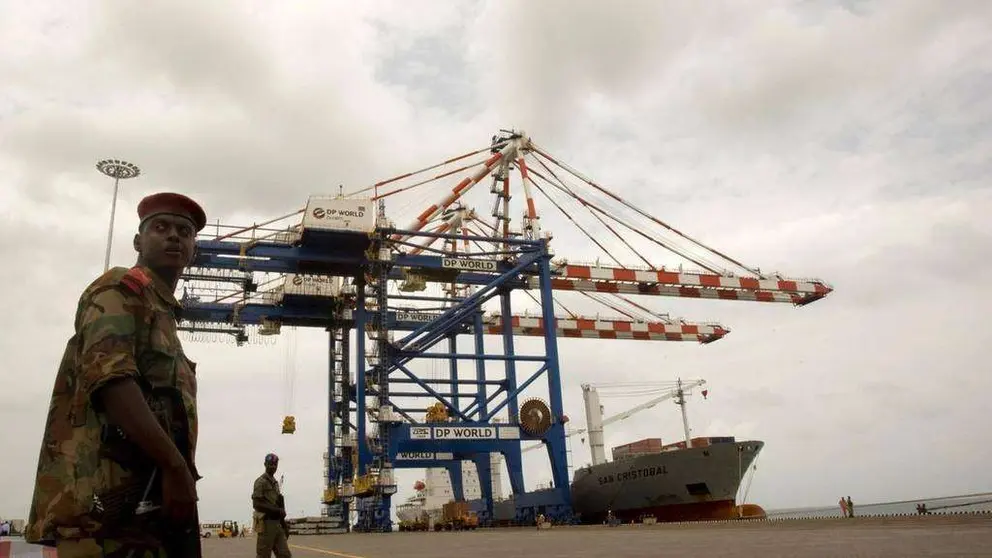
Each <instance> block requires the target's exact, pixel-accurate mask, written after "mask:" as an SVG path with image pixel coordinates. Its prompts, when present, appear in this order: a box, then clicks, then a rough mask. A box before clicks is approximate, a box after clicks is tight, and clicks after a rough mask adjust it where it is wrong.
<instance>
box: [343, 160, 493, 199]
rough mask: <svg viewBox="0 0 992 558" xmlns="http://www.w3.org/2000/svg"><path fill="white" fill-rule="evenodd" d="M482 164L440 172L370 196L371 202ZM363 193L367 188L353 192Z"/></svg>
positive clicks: (477, 163)
mask: <svg viewBox="0 0 992 558" xmlns="http://www.w3.org/2000/svg"><path fill="white" fill-rule="evenodd" d="M484 163H485V161H478V162H475V163H472V164H471V165H465V166H464V167H458V168H457V169H452V170H450V171H448V172H442V173H441V174H438V175H436V176H433V177H431V178H428V179H426V180H421V181H420V182H415V183H413V184H408V185H406V186H402V187H399V188H396V189H395V190H390V191H388V192H386V193H384V194H376V195H375V196H372V199H373V200H381V199H383V198H388V197H389V196H392V195H393V194H399V193H401V192H406V191H407V190H413V189H414V188H416V187H418V186H423V185H424V184H428V183H431V182H434V181H435V180H440V179H442V178H445V177H448V176H451V175H453V174H458V173H460V172H464V171H467V170H469V169H471V168H473V167H477V166H479V165H482V164H484ZM365 191H368V188H366V189H365V190H360V191H359V192H355V194H358V193H360V192H365ZM352 195H354V194H352Z"/></svg>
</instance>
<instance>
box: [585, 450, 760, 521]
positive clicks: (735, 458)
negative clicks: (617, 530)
mask: <svg viewBox="0 0 992 558" xmlns="http://www.w3.org/2000/svg"><path fill="white" fill-rule="evenodd" d="M763 446H764V443H763V442H761V441H756V440H749V441H743V442H738V441H736V440H735V439H734V438H733V437H706V438H692V439H690V440H689V443H688V444H687V443H686V442H685V441H682V442H677V443H674V444H668V445H662V444H661V439H660V438H648V439H645V440H640V441H637V442H633V443H631V444H626V445H624V446H619V447H615V448H613V461H609V462H605V463H600V464H596V465H589V466H586V467H582V468H580V469H578V470H577V471H576V472H575V476H574V478H573V480H572V507H573V509H574V510H575V511H576V512H577V513H578V514H579V517H580V520H581V521H582V523H602V522H604V521H606V520H607V517H608V515H609V513H610V512H611V511H612V513H613V515H614V517H616V519H618V520H620V521H623V522H630V521H640V520H643V519H644V518H646V517H653V518H654V519H655V520H657V521H701V520H712V519H737V518H755V517H763V515H764V511H763V510H762V509H761V508H760V507H758V506H756V505H753V504H751V505H744V506H738V505H737V492H738V490H739V488H740V486H741V481H742V480H743V479H744V475H745V473H747V472H748V470H749V469H750V467H751V464H752V463H754V460H755V458H756V457H757V456H758V453H759V452H760V451H761V448H762V447H763Z"/></svg>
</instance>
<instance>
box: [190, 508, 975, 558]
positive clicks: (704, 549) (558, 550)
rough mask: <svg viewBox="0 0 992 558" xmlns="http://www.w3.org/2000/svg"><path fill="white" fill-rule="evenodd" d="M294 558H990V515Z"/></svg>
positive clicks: (312, 548) (639, 529) (221, 551)
mask: <svg viewBox="0 0 992 558" xmlns="http://www.w3.org/2000/svg"><path fill="white" fill-rule="evenodd" d="M289 544H290V549H291V550H292V552H293V556H294V557H296V558H318V557H327V556H336V557H339V558H401V557H402V558H437V557H438V556H472V557H473V558H497V557H498V558H512V557H516V556H535V557H541V558H566V557H567V558H584V557H590V558H591V557H597V558H602V557H604V556H618V557H619V556H622V557H625V558H642V557H643V558H657V557H659V556H665V557H669V556H706V557H713V556H720V557H722V556H761V557H767V556H790V557H796V556H812V557H817V556H830V557H838V556H844V557H846V556H859V557H865V556H885V557H893V556H900V557H904V556H955V557H961V556H992V514H983V515H948V516H908V517H888V518H854V519H843V518H836V519H811V520H784V521H758V522H727V523H695V524H691V523H690V524H659V525H623V526H620V527H613V528H610V527H600V526H587V527H554V528H552V529H549V530H542V531H538V530H537V529H535V528H528V529H523V528H515V529H480V530H477V531H468V532H450V533H449V532H442V533H385V534H358V533H355V534H348V535H330V536H293V537H291V538H290V539H289ZM203 549H204V557H205V558H235V557H238V558H244V557H246V556H255V539H254V538H251V537H249V538H245V539H226V540H217V539H209V540H205V541H204V544H203Z"/></svg>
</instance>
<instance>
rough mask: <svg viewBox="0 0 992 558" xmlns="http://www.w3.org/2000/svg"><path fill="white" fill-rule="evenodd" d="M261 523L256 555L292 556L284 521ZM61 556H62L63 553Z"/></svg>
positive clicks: (279, 557)
mask: <svg viewBox="0 0 992 558" xmlns="http://www.w3.org/2000/svg"><path fill="white" fill-rule="evenodd" d="M260 523H261V525H260V527H261V528H260V529H258V538H257V539H255V556H256V557H257V558H270V557H271V556H272V553H273V552H275V553H276V558H291V557H292V556H293V554H292V553H291V552H290V551H289V541H288V538H287V537H286V530H285V529H283V528H282V523H280V522H279V521H273V520H271V519H268V520H265V521H264V522H260ZM59 558H62V557H61V555H59Z"/></svg>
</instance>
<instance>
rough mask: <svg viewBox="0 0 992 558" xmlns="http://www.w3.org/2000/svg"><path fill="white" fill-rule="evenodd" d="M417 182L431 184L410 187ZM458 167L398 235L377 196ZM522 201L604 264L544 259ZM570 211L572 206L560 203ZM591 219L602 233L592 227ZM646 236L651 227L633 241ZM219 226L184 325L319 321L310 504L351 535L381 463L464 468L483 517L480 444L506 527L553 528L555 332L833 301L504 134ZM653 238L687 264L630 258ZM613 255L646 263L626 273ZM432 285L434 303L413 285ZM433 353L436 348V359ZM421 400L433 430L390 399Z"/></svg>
mask: <svg viewBox="0 0 992 558" xmlns="http://www.w3.org/2000/svg"><path fill="white" fill-rule="evenodd" d="M473 158H475V159H477V160H475V161H471V159H473ZM466 161H468V162H466ZM556 169H557V170H556ZM512 171H517V172H518V173H519V176H520V184H521V186H522V188H521V191H522V194H523V203H522V204H521V205H520V207H518V208H517V209H518V210H519V211H520V212H521V214H522V218H521V219H520V222H519V223H520V226H519V228H517V227H515V226H513V223H514V221H513V220H512V219H511V218H510V215H511V210H512V207H513V206H511V199H512V197H513V195H512V192H511V189H510V177H511V174H512ZM430 172H434V176H432V177H430V178H423V176H424V173H430ZM459 175H460V176H461V179H460V180H459V181H458V182H456V183H455V185H454V186H453V187H451V188H450V189H449V190H447V191H446V192H444V193H443V194H440V195H437V198H436V201H435V202H434V203H432V204H431V205H429V206H428V207H427V208H425V209H424V210H422V211H420V212H419V213H417V214H416V217H415V218H412V219H410V220H409V221H408V222H407V224H406V226H405V227H403V228H397V227H396V225H395V222H394V221H393V220H392V218H391V217H389V216H387V212H386V208H385V204H386V201H387V200H388V201H389V203H390V204H391V205H392V207H394V208H395V207H396V206H401V205H403V199H404V197H405V198H406V199H407V202H408V203H407V204H406V205H407V206H409V205H410V204H411V203H418V202H419V201H420V200H422V199H423V198H424V196H423V191H424V190H425V187H426V188H430V187H433V186H434V185H437V184H440V183H442V181H445V180H448V179H451V180H454V179H455V177H457V176H459ZM486 178H490V179H491V187H490V189H489V194H490V195H491V204H489V207H490V208H491V211H490V214H489V218H486V217H483V216H482V215H480V212H479V211H478V209H477V208H478V207H482V206H483V204H481V203H479V204H473V203H472V202H471V200H470V199H469V193H470V191H472V190H473V188H474V187H475V186H476V185H477V184H479V183H480V182H482V181H483V180H484V179H486ZM387 188H389V189H387ZM414 191H416V192H414ZM535 193H539V194H541V195H542V196H543V197H544V199H546V200H547V201H548V202H550V203H551V205H553V206H554V207H555V209H556V210H558V213H560V214H561V215H563V216H564V217H565V219H566V223H567V224H569V225H574V226H575V227H576V228H577V229H578V230H579V231H581V232H582V233H583V234H584V235H585V236H586V237H587V238H588V239H589V242H590V243H591V244H592V245H595V246H596V247H597V248H599V249H600V250H602V252H604V253H605V256H606V257H607V258H608V259H610V260H611V261H612V262H613V263H612V264H610V265H603V264H600V263H598V262H597V263H593V264H584V263H569V262H568V261H566V260H560V259H555V257H554V252H553V250H552V249H551V244H552V235H551V234H550V232H548V228H547V227H546V225H547V224H548V220H547V219H548V216H542V215H540V214H539V213H538V211H537V203H536V198H535ZM568 203H573V204H575V205H577V209H578V211H575V210H574V209H573V210H569V209H567V208H566V205H567V204H568ZM587 214H588V215H587ZM580 215H583V216H585V217H584V218H583V217H580ZM583 219H585V221H583ZM638 221H640V222H639V223H638ZM590 224H592V226H599V225H601V226H602V228H604V229H605V232H603V233H602V234H593V233H592V232H591V228H590ZM597 224H598V225H597ZM645 227H648V228H649V230H650V227H653V228H654V230H650V232H645V230H644V229H645ZM622 229H625V230H624V232H623V233H621V232H620V231H621V230H622ZM215 232H216V234H214V235H213V237H212V238H211V237H210V236H209V233H210V231H209V230H205V231H203V232H202V233H201V237H200V239H199V240H198V241H197V258H196V261H195V263H194V267H193V268H191V269H190V270H189V273H188V274H187V275H186V276H185V277H184V280H185V281H184V285H183V286H182V288H183V292H184V296H183V301H184V305H185V307H186V308H185V312H184V320H183V324H182V328H183V329H184V330H185V331H192V332H194V336H197V337H200V336H204V335H206V336H211V335H217V334H220V335H233V336H234V337H235V339H236V340H237V341H238V342H239V343H243V342H249V341H251V340H252V339H253V336H251V335H249V334H248V331H249V328H257V333H258V334H260V335H275V334H278V333H279V331H280V329H281V328H282V327H321V328H325V329H327V330H328V333H329V335H328V343H329V371H328V383H329V385H328V406H329V424H328V452H327V454H326V461H325V463H326V473H327V490H326V491H325V496H324V498H323V502H324V503H325V504H326V505H328V506H329V507H328V510H329V509H330V507H331V506H337V507H336V508H335V509H337V510H344V512H343V513H345V514H347V513H348V510H349V508H350V507H351V506H352V505H354V507H355V508H356V509H357V510H358V512H359V514H358V517H359V519H358V525H357V526H358V528H360V529H363V530H388V529H389V528H390V520H389V506H390V497H391V495H392V494H393V493H395V491H396V486H395V482H394V480H393V475H392V472H393V469H394V468H395V467H415V468H424V467H435V466H440V467H446V468H448V469H449V471H452V473H453V476H457V474H456V473H455V472H454V471H455V469H456V468H458V469H459V471H460V466H461V462H462V461H463V460H469V461H473V462H474V463H475V464H476V467H477V468H478V470H479V477H480V484H481V485H482V488H483V504H484V507H485V509H483V510H482V511H483V512H484V514H483V515H482V516H481V517H482V518H483V519H484V521H485V519H487V518H489V519H491V518H492V515H493V513H494V507H493V499H492V495H491V494H490V493H488V488H487V487H488V478H489V476H490V473H489V464H490V463H491V462H490V460H489V454H490V453H493V452H497V453H500V454H501V455H502V456H503V457H504V458H505V459H506V462H507V466H508V470H509V473H510V485H511V487H512V490H513V493H514V498H513V500H512V503H513V506H514V507H515V508H514V514H515V518H516V519H517V520H518V521H531V520H532V519H533V517H534V515H535V514H536V513H537V510H538V508H540V509H543V510H544V513H545V515H546V516H548V517H549V518H553V519H557V520H561V521H567V520H568V516H569V514H570V493H569V479H568V475H567V463H566V462H565V461H566V449H565V442H564V440H565V436H566V432H565V427H564V425H565V423H566V422H567V417H566V416H565V414H564V412H563V408H562V400H561V378H560V375H559V365H558V361H559V357H558V339H561V338H594V339H630V340H665V341H696V342H699V343H709V342H712V341H715V340H718V339H721V338H723V337H724V336H725V335H726V334H727V333H728V331H729V330H728V329H727V328H726V327H724V326H722V325H720V324H715V323H694V322H690V321H687V320H682V319H674V318H671V317H669V316H668V315H666V314H662V313H659V312H657V311H654V310H651V309H649V308H647V307H645V306H643V305H641V304H640V303H638V302H636V301H634V300H632V298H631V297H632V296H636V295H650V296H655V297H657V296H661V297H683V298H701V299H718V300H738V301H759V302H788V303H792V304H794V305H797V306H802V305H805V304H808V303H809V302H812V301H814V300H818V299H820V298H823V297H824V296H826V295H827V294H828V293H830V292H831V288H830V287H829V286H828V285H826V284H825V283H823V282H822V281H818V280H794V279H784V278H781V277H779V276H777V275H769V274H762V273H761V272H760V271H759V270H757V269H756V268H751V267H748V266H745V265H744V264H742V263H740V262H738V261H737V260H734V259H732V258H730V257H729V256H726V255H725V254H722V253H721V252H718V251H716V250H714V249H712V248H710V247H708V246H706V245H704V244H703V243H701V242H699V241H697V240H694V239H692V238H690V237H688V236H687V235H685V234H684V233H682V232H681V231H679V230H677V229H675V228H674V227H672V226H671V225H669V224H667V223H665V222H663V221H661V220H660V219H657V218H655V217H653V216H651V215H649V214H648V213H647V212H646V211H644V210H643V209H641V208H640V207H639V206H638V205H637V204H633V203H631V202H628V201H626V200H624V199H623V198H621V197H620V196H618V195H616V194H613V193H612V192H610V191H608V190H606V189H605V188H603V187H602V186H600V185H599V184H597V183H595V182H593V181H592V180H590V179H588V178H586V177H585V176H583V175H582V174H580V173H579V172H578V171H576V170H574V169H572V168H571V167H569V166H568V165H565V164H563V163H561V162H559V161H558V160H557V159H555V158H553V157H552V156H551V155H549V154H548V153H547V152H546V151H545V150H544V149H543V148H541V147H539V146H537V145H536V144H535V143H534V142H533V141H531V139H530V138H529V137H527V136H526V134H524V133H522V132H516V131H503V132H501V134H498V135H497V136H494V137H493V139H492V142H491V144H490V145H489V146H488V147H486V148H482V149H479V150H475V151H472V152H470V153H467V154H464V155H461V156H458V157H454V158H450V159H448V160H446V161H444V162H442V163H439V164H436V165H431V166H428V167H426V168H423V169H420V170H418V171H416V172H412V173H404V174H402V175H399V176H396V177H394V178H391V179H388V180H384V181H380V182H377V183H375V184H373V185H371V186H369V187H367V188H364V189H360V190H357V191H354V192H351V193H350V194H348V195H339V196H311V197H310V199H309V200H308V202H307V205H306V207H304V208H303V209H301V210H298V211H295V212H292V213H289V214H286V215H282V216H280V217H277V218H274V219H271V220H268V221H266V222H263V223H261V224H258V225H253V226H251V227H241V228H233V230H232V228H231V227H221V226H220V225H218V226H217V227H216V228H215ZM611 235H612V236H611ZM608 239H612V241H610V240H608ZM610 242H612V245H611V246H607V244H608V243H610ZM638 243H640V245H638ZM659 246H660V247H661V248H664V249H665V250H667V251H669V252H671V253H673V254H676V255H677V256H679V257H680V258H682V259H683V260H684V261H685V262H686V263H689V264H692V265H695V266H698V267H699V268H701V269H702V271H688V270H684V269H682V264H676V265H672V266H656V265H654V264H653V263H652V261H651V259H649V258H648V257H647V256H646V255H645V254H646V253H647V250H648V249H650V248H657V247H659ZM622 252H629V253H631V254H633V255H634V256H636V257H637V258H638V259H639V260H640V262H641V264H642V265H640V266H633V265H629V264H624V263H623V262H622V261H621V258H620V256H621V253H622ZM719 262H723V263H722V265H721V264H720V263H719ZM259 276H261V277H259ZM433 288H439V289H440V292H438V293H433V292H425V291H429V290H431V289H433ZM570 291H571V292H574V293H577V294H579V295H580V296H582V297H583V298H581V299H579V300H580V301H583V302H584V301H587V300H591V301H593V302H596V303H599V304H603V305H606V306H608V307H609V308H611V309H612V310H613V311H614V312H617V313H619V314H621V315H622V316H611V317H601V316H599V315H595V314H594V315H589V314H588V313H577V312H573V311H571V310H570V309H569V308H567V307H565V306H564V303H563V302H562V301H561V300H556V296H555V293H557V295H559V296H564V295H567V294H568V292H570ZM519 293H522V294H523V295H524V296H526V297H529V298H530V299H532V300H533V301H534V302H535V303H536V304H537V306H538V308H539V312H538V313H537V314H536V315H530V314H528V313H526V312H519V311H514V310H513V305H512V304H511V302H512V296H511V295H513V294H518V295H519ZM535 293H536V294H537V296H535ZM558 307H560V308H561V309H563V310H564V312H560V311H558ZM552 324H553V325H552ZM351 330H355V332H356V333H355V335H354V337H352V336H351V334H350V332H351ZM487 335H492V336H499V337H500V338H501V341H502V348H501V349H502V350H501V351H499V352H493V351H492V350H489V351H488V352H487V349H486V346H485V343H484V339H485V336H487ZM518 335H522V336H534V337H539V338H541V339H543V347H542V350H541V351H539V352H537V353H536V354H529V355H520V354H517V351H516V350H515V348H514V341H513V340H514V337H515V336H518ZM463 336H468V337H470V338H471V339H472V340H473V342H472V347H471V349H470V350H467V351H466V350H463V348H462V347H461V346H460V344H459V340H460V339H461V338H462V337H463ZM441 347H446V348H445V349H443V350H441V351H440V352H438V349H440V348H441ZM353 353H354V354H353ZM352 356H354V358H352ZM424 361H426V362H442V363H447V365H448V368H449V375H448V377H447V378H427V377H424V374H423V373H418V372H416V371H415V370H414V365H413V363H414V362H424ZM465 361H469V362H471V367H470V369H469V370H465V369H464V368H461V369H460V368H459V364H461V363H464V362H465ZM489 363H493V364H500V363H501V364H502V368H503V371H502V374H501V375H499V376H500V377H498V378H493V376H492V374H493V369H492V367H489V366H487V364H489ZM521 374H522V376H520V377H522V378H525V379H524V380H523V381H519V378H518V375H521ZM542 377H543V378H544V379H546V384H545V388H546V390H547V398H548V400H547V402H545V401H544V400H543V399H542V398H540V397H530V398H527V399H525V400H523V401H522V402H521V401H520V400H521V398H523V397H524V396H525V394H526V393H530V391H529V390H533V389H534V388H536V387H537V386H538V385H540V384H538V383H537V382H536V381H537V380H538V379H540V378H542ZM404 386H408V387H412V388H413V390H412V391H404V390H403V389H404ZM425 398H427V399H433V400H435V401H436V402H437V403H438V404H440V405H442V406H443V408H444V410H445V412H446V417H447V419H446V422H444V423H443V424H437V423H434V422H430V421H428V420H426V418H421V417H425V415H426V414H427V412H428V407H408V406H407V404H405V403H402V402H403V401H408V400H410V399H414V400H423V399H425ZM504 413H505V415H504ZM291 419H292V417H287V419H286V425H287V427H286V428H284V431H285V432H287V433H288V432H292V431H295V428H296V424H295V420H291ZM526 440H534V441H541V442H542V446H543V447H545V448H546V449H547V451H548V456H549V459H550V461H551V466H552V476H553V479H554V487H553V489H551V490H548V491H543V492H541V493H529V494H528V493H524V491H523V473H522V465H521V457H520V455H521V446H520V444H521V442H522V441H526ZM453 484H457V483H456V482H455V480H454V479H453ZM457 492H459V489H458V488H456V493H457Z"/></svg>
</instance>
